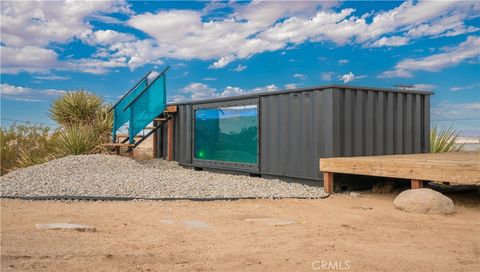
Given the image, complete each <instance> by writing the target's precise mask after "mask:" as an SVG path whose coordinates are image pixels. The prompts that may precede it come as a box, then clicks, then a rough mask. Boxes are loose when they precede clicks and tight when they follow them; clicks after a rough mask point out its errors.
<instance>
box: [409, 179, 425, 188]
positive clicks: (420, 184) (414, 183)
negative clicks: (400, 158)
mask: <svg viewBox="0 0 480 272" xmlns="http://www.w3.org/2000/svg"><path fill="white" fill-rule="evenodd" d="M411 183H412V189H420V188H423V180H418V179H412V181H411Z"/></svg>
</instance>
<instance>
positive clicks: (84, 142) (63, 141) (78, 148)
mask: <svg viewBox="0 0 480 272" xmlns="http://www.w3.org/2000/svg"><path fill="white" fill-rule="evenodd" d="M99 144H100V139H99V138H98V135H97V132H96V131H95V128H94V127H92V126H86V125H75V126H67V127H63V128H61V129H60V130H59V131H58V134H57V146H56V151H57V152H56V153H57V154H58V155H60V156H67V155H82V154H90V153H94V152H95V150H97V148H98V145H99Z"/></svg>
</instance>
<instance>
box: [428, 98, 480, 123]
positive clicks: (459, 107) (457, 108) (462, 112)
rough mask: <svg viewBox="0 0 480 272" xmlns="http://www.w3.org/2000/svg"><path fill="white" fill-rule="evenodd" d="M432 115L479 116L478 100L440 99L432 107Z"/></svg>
mask: <svg viewBox="0 0 480 272" xmlns="http://www.w3.org/2000/svg"><path fill="white" fill-rule="evenodd" d="M431 114H432V116H433V117H435V116H437V117H442V118H448V119H452V120H453V119H464V118H480V102H459V103H457V102H452V101H440V102H438V103H436V104H435V105H434V106H433V107H432V109H431Z"/></svg>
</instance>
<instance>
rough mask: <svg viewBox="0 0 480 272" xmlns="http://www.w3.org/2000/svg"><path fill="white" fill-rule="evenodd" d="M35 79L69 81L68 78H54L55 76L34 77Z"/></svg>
mask: <svg viewBox="0 0 480 272" xmlns="http://www.w3.org/2000/svg"><path fill="white" fill-rule="evenodd" d="M35 78H36V79H40V80H67V79H70V77H69V76H55V75H48V76H36V77H35Z"/></svg>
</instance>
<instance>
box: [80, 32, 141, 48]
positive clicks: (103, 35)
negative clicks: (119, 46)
mask: <svg viewBox="0 0 480 272" xmlns="http://www.w3.org/2000/svg"><path fill="white" fill-rule="evenodd" d="M80 39H81V40H82V41H84V42H85V43H86V44H89V45H93V46H95V45H111V44H115V43H119V42H130V41H134V40H135V39H136V38H135V36H133V35H131V34H126V33H120V32H118V31H115V30H110V29H108V30H97V31H92V30H90V29H89V30H86V31H85V32H83V33H82V34H81V36H80Z"/></svg>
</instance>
